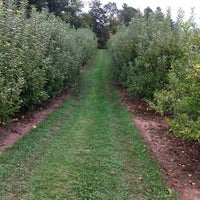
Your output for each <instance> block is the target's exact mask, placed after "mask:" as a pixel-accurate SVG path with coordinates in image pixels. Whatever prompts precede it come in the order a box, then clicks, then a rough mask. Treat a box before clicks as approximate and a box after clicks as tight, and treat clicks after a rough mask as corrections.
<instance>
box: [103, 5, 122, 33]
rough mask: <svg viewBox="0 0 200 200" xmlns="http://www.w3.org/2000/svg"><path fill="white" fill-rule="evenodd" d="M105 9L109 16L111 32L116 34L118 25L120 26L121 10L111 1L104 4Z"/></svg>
mask: <svg viewBox="0 0 200 200" xmlns="http://www.w3.org/2000/svg"><path fill="white" fill-rule="evenodd" d="M104 10H105V12H106V16H107V18H108V23H109V25H108V26H109V32H110V33H111V34H114V33H116V32H117V27H118V26H119V24H120V22H119V14H120V12H119V10H118V9H117V5H116V3H111V2H109V3H108V4H106V5H104Z"/></svg>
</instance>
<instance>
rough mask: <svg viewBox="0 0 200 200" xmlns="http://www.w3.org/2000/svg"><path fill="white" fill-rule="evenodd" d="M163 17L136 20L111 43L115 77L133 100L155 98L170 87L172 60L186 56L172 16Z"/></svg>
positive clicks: (154, 16)
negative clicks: (180, 46) (162, 88)
mask: <svg viewBox="0 0 200 200" xmlns="http://www.w3.org/2000/svg"><path fill="white" fill-rule="evenodd" d="M159 14H160V13H159ZM159 16H160V15H158V14H157V13H152V14H150V15H149V17H148V19H145V18H144V17H141V16H138V17H135V18H133V19H132V21H131V23H130V25H129V26H128V27H127V28H126V27H122V28H121V30H119V32H117V34H116V35H115V36H114V37H113V38H112V40H111V44H110V49H111V52H112V55H113V62H114V65H115V69H114V71H115V77H116V78H117V79H118V81H119V82H120V83H121V84H122V85H123V86H125V87H127V88H128V90H129V92H130V93H131V94H132V95H133V96H140V97H145V98H152V97H153V93H154V91H155V90H156V89H160V88H161V87H162V85H163V84H164V83H166V81H167V73H166V72H167V71H168V70H169V69H170V66H171V62H172V60H174V58H175V57H180V56H181V55H182V52H181V50H180V49H179V47H178V45H177V42H178V40H176V38H175V37H174V35H175V34H176V30H173V29H172V27H171V18H170V14H169V16H168V17H166V18H162V17H159Z"/></svg>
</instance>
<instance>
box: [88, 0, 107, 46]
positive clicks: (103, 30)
mask: <svg viewBox="0 0 200 200" xmlns="http://www.w3.org/2000/svg"><path fill="white" fill-rule="evenodd" d="M101 5H102V4H101V2H100V1H99V0H93V1H92V2H91V4H90V11H89V14H90V15H91V22H90V28H91V29H92V31H93V32H94V33H95V34H96V36H97V39H98V45H99V48H105V46H106V42H107V41H108V39H109V28H108V24H109V23H108V18H107V16H106V11H105V10H104V9H103V8H102V7H101Z"/></svg>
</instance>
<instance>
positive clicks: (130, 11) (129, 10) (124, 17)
mask: <svg viewBox="0 0 200 200" xmlns="http://www.w3.org/2000/svg"><path fill="white" fill-rule="evenodd" d="M136 15H138V11H137V10H136V9H135V8H133V7H130V6H128V5H127V4H126V3H124V4H123V6H122V10H121V11H120V21H121V22H122V23H124V24H125V25H126V26H128V25H129V23H130V21H131V19H132V18H133V17H135V16H136Z"/></svg>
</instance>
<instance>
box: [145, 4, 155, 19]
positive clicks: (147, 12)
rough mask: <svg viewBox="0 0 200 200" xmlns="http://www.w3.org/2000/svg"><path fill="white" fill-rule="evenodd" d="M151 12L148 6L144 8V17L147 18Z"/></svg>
mask: <svg viewBox="0 0 200 200" xmlns="http://www.w3.org/2000/svg"><path fill="white" fill-rule="evenodd" d="M151 13H153V10H152V9H151V8H150V7H147V8H145V9H144V18H145V19H146V20H148V19H149V16H150V14H151Z"/></svg>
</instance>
